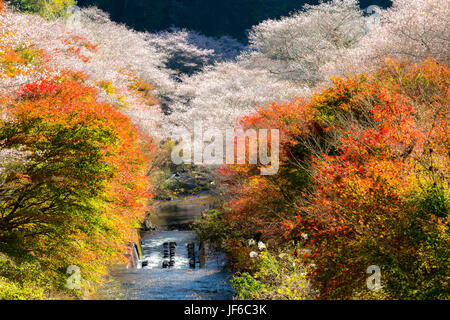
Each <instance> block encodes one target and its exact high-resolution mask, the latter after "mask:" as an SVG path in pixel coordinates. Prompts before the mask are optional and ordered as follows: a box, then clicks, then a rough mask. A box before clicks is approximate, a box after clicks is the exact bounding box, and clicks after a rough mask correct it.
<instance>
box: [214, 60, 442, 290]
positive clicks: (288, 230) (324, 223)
mask: <svg viewBox="0 0 450 320" xmlns="http://www.w3.org/2000/svg"><path fill="white" fill-rule="evenodd" d="M449 81H450V78H449V69H448V67H447V66H445V65H440V64H438V63H437V62H436V61H434V60H432V59H429V60H426V61H424V62H422V63H420V64H409V63H399V62H395V61H390V60H388V61H387V62H386V64H385V65H384V66H383V67H382V68H380V69H379V70H378V72H376V73H375V74H374V75H372V76H369V75H360V76H357V77H354V78H347V79H340V78H339V79H333V83H334V85H333V86H332V87H330V88H328V89H326V90H324V91H322V92H318V93H316V94H315V95H313V96H312V97H311V98H310V99H309V100H305V99H296V100H294V101H292V102H290V103H286V104H277V103H272V104H271V105H269V106H267V108H264V109H260V110H259V111H258V112H257V113H256V114H254V115H250V116H248V117H246V118H244V119H243V125H244V126H245V127H254V128H265V129H266V128H279V129H280V132H281V151H280V153H281V154H280V162H281V164H280V171H279V173H278V175H275V176H267V177H266V176H259V175H258V174H259V171H258V170H257V169H258V168H257V166H256V165H254V166H252V165H246V166H230V167H227V168H224V169H222V173H223V174H225V176H226V177H227V178H228V181H227V183H228V184H229V185H230V188H229V190H230V196H231V198H232V200H231V201H230V202H229V203H228V204H227V208H228V210H227V211H226V212H225V213H224V214H223V218H224V219H225V221H227V223H229V224H233V226H234V227H235V228H236V229H238V230H239V232H240V233H239V234H240V237H241V238H244V239H249V238H257V239H262V240H265V241H271V242H272V243H278V244H279V245H282V244H283V243H286V242H287V241H291V240H294V241H295V242H296V243H297V244H298V245H300V246H302V247H303V248H304V249H306V251H302V250H300V251H299V250H296V251H295V252H292V253H291V254H293V255H295V256H297V257H298V259H299V262H300V263H312V262H313V263H314V264H315V265H316V266H317V267H316V269H315V271H314V272H313V273H312V274H311V275H310V279H311V283H312V284H313V286H314V288H315V289H316V290H317V291H318V294H319V297H320V298H351V297H355V296H358V295H362V296H364V297H372V293H371V292H370V291H368V289H367V287H366V283H365V280H366V278H367V277H368V275H367V274H366V269H367V268H368V267H369V266H370V265H378V266H380V268H381V270H382V274H383V275H384V278H383V285H384V290H383V291H382V292H381V293H379V294H381V295H384V296H385V297H390V298H414V297H421V298H430V297H441V298H442V297H445V296H446V293H445V290H440V289H439V288H443V287H444V282H445V274H448V263H446V262H445V261H446V259H448V258H449V250H448V244H449V239H448V236H449V234H448V226H449V220H448V210H449V200H448V175H449V172H448V167H449V165H448V163H449V159H448V157H449V156H448V155H449V151H448V138H449V135H448V132H449V131H448V110H447V109H448V101H449V89H448V88H449V86H448V85H449ZM304 235H308V237H307V238H304ZM230 243H232V242H230ZM309 250H310V251H309ZM405 274H408V276H405Z"/></svg>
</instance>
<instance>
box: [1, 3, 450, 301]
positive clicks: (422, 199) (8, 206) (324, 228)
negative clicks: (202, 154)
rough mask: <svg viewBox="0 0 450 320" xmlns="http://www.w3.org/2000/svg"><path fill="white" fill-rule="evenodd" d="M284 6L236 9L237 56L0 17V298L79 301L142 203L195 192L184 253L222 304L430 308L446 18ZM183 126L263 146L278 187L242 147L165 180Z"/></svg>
mask: <svg viewBox="0 0 450 320" xmlns="http://www.w3.org/2000/svg"><path fill="white" fill-rule="evenodd" d="M98 2H99V5H100V4H101V3H100V2H101V1H98ZM138 2H139V1H137V2H135V3H134V4H137V3H138ZM288 2H289V1H286V6H284V5H280V6H279V7H271V6H270V1H264V3H265V4H266V5H267V6H265V7H264V10H266V11H261V12H257V11H253V10H250V9H251V4H252V3H253V1H249V2H248V3H246V4H245V5H246V6H249V12H251V14H250V13H249V17H248V20H246V21H244V22H245V23H247V24H250V25H253V26H252V27H251V29H250V30H249V32H248V37H247V38H245V36H242V33H241V31H242V28H243V26H236V27H237V28H238V29H239V30H237V29H236V30H234V31H224V30H231V29H229V27H230V25H229V24H228V25H227V24H226V23H220V24H219V23H218V26H217V29H215V30H210V31H208V32H206V33H208V34H207V35H204V34H201V33H200V32H199V31H192V30H188V29H180V28H177V27H171V28H168V29H167V27H170V26H166V24H167V22H168V21H163V20H164V17H165V16H164V15H163V14H162V13H161V14H160V16H158V17H154V18H155V19H156V18H158V19H159V20H158V21H155V22H154V27H155V28H156V29H157V31H156V30H151V31H152V32H147V31H136V30H133V29H131V28H130V27H129V26H126V25H124V24H119V23H117V22H114V21H113V20H111V18H110V16H109V15H108V13H106V12H104V11H101V10H100V9H98V8H96V7H83V8H79V7H77V6H75V5H76V2H75V1H73V0H30V1H25V0H23V1H22V0H13V1H2V0H0V115H1V116H0V299H8V300H14V299H66V298H73V299H83V298H86V297H88V296H89V295H91V294H93V293H94V292H96V291H97V290H98V288H99V287H101V286H102V284H103V283H104V282H105V279H106V277H107V275H108V274H109V273H110V272H111V268H112V266H114V265H117V264H127V263H130V261H129V257H130V256H131V255H132V254H133V251H132V250H134V249H133V248H134V244H137V243H140V241H141V239H139V230H140V228H141V227H142V224H143V221H145V219H148V218H149V217H151V216H154V215H155V212H154V204H155V203H156V202H158V201H170V200H176V199H184V198H186V197H187V198H189V197H191V196H196V195H199V194H203V193H205V192H206V193H209V194H213V195H214V198H215V199H216V203H215V204H214V206H213V207H211V208H209V209H207V210H204V212H203V213H202V215H201V216H202V218H201V219H198V220H197V221H196V223H195V224H194V225H193V229H194V231H195V233H196V237H197V238H196V241H199V242H202V243H207V245H208V247H209V248H210V249H211V250H215V251H217V252H223V253H225V254H226V257H227V261H228V263H227V270H229V272H231V273H232V277H231V280H230V283H231V285H232V286H233V288H234V295H235V297H234V298H236V299H268V300H271V299H282V300H306V299H387V300H390V299H419V300H420V299H423V300H425V299H433V300H434V299H441V300H446V299H449V290H448V288H449V285H448V280H449V278H448V276H449V274H450V270H449V267H450V263H449V259H450V251H449V185H448V183H449V171H448V168H449V154H450V153H449V150H448V146H449V143H448V138H449V135H448V133H449V130H448V102H449V81H450V78H449V68H448V61H449V51H448V44H449V37H448V30H450V26H449V20H448V19H447V15H448V12H449V9H450V3H449V1H448V0H417V1H413V2H411V1H407V0H394V1H393V4H392V6H389V7H387V8H378V9H376V10H375V9H373V8H372V9H373V10H372V11H370V12H368V11H367V10H362V8H363V9H364V8H365V7H364V6H365V5H366V4H365V3H364V4H362V3H361V4H360V3H359V2H358V1H356V0H333V1H325V2H321V3H319V4H317V3H314V4H310V5H305V6H304V7H301V8H300V7H298V8H296V9H298V10H297V11H293V12H291V13H290V14H288V13H286V12H285V11H286V10H288V8H289V10H291V9H290V7H289V6H290V3H288ZM167 3H169V4H171V5H174V3H175V2H173V1H170V2H167ZM177 3H178V2H177ZM198 3H200V2H199V1H197V2H195V4H198ZM83 4H84V3H83ZM178 5H179V6H180V8H181V7H183V8H185V6H186V4H183V5H181V4H180V3H178ZM133 8H134V7H133ZM195 8H196V7H195V5H193V6H192V8H190V9H192V10H194V9H195ZM270 8H272V9H273V10H272V11H271V10H270ZM160 9H161V10H162V11H155V12H165V11H164V10H163V8H162V7H161V8H160ZM255 10H256V9H255ZM269 13H270V14H269ZM126 14H128V15H132V14H133V13H132V10H131V9H130V11H129V12H126ZM269 17H280V18H274V19H268V18H269ZM113 18H114V15H113ZM169 18H170V19H172V20H173V19H175V18H174V17H167V19H168V20H170V19H169ZM172 20H170V21H172ZM175 20H176V19H175ZM182 22H183V23H182ZM189 23H190V22H189V21H180V25H178V26H181V27H185V26H190V24H189ZM130 25H133V24H132V23H130ZM134 25H135V26H136V27H138V26H137V24H134ZM205 25H208V24H205ZM250 25H249V27H250ZM158 26H163V27H158ZM205 28H206V27H205ZM227 28H228V29H227ZM140 29H141V30H142V29H143V28H140ZM199 29H200V28H198V29H197V30H199ZM219 29H220V30H219ZM227 32H228V33H227ZM239 34H240V35H239ZM195 121H202V122H203V126H204V130H205V131H207V130H218V131H221V132H222V131H224V130H227V129H230V128H234V129H236V130H237V129H238V128H242V129H245V130H251V129H253V130H255V131H257V132H258V131H259V130H265V129H276V130H278V131H279V138H280V139H279V168H278V171H277V173H276V174H274V175H261V169H264V168H266V167H267V165H266V166H265V165H262V164H260V163H257V164H252V163H251V162H250V159H251V158H252V157H253V156H255V154H256V153H257V152H258V150H257V149H251V148H250V141H249V143H245V144H244V149H245V147H248V148H247V149H248V150H247V151H246V152H245V153H244V154H245V159H244V160H246V161H245V163H244V164H226V165H200V164H198V163H196V164H192V163H182V164H175V163H174V161H173V152H174V150H176V149H177V148H179V146H180V143H181V141H180V140H177V139H174V138H173V136H172V134H173V133H174V132H176V131H177V130H179V129H180V128H184V129H186V130H187V131H193V130H194V129H195V128H194V126H195ZM256 139H257V141H259V140H261V139H262V138H261V137H259V138H256ZM258 139H259V140H258ZM211 142H212V141H211V140H209V141H203V143H205V144H206V143H211ZM233 147H234V140H233ZM268 148H269V149H271V150H276V149H275V145H273V143H272V142H271V143H269V145H268ZM183 152H186V150H183ZM156 238H158V235H155V239H156ZM158 239H159V238H158ZM183 239H184V238H183ZM147 240H148V242H149V243H153V242H152V241H153V240H152V239H150V238H149V239H147ZM188 240H189V241H194V240H192V239H191V238H189V239H188ZM158 241H159V240H158ZM183 241H184V240H183ZM186 241H187V240H186ZM158 246H159V242H158ZM183 252H184V251H183ZM158 261H159V260H158ZM183 261H184V260H183ZM158 263H159V262H158ZM74 268H78V269H76V270H78V271H79V274H80V275H81V278H80V279H79V280H80V281H78V282H76V283H75V286H74V283H73V282H70V281H71V280H70V278H69V276H70V273H68V270H75V269H74ZM143 271H145V270H143ZM373 272H375V274H374V275H375V277H372V275H373ZM142 274H143V278H142V279H144V278H145V277H146V275H144V273H142ZM378 275H379V276H380V277H379V278H376V276H378ZM194 278H195V277H194ZM378 280H379V281H378ZM168 281H169V282H170V281H171V280H170V279H168ZM226 288H227V289H226V290H228V289H229V288H228V287H226ZM224 290H225V289H224ZM227 294H228V291H227Z"/></svg>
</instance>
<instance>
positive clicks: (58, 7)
mask: <svg viewBox="0 0 450 320" xmlns="http://www.w3.org/2000/svg"><path fill="white" fill-rule="evenodd" d="M9 2H11V4H13V5H14V6H16V7H17V8H18V9H19V10H20V11H23V12H27V13H37V14H39V15H41V16H43V17H45V18H49V19H50V18H58V17H64V16H66V15H68V14H69V12H68V8H70V7H71V6H73V5H75V4H76V3H77V2H76V0H10V1H9Z"/></svg>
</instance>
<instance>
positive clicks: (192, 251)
mask: <svg viewBox="0 0 450 320" xmlns="http://www.w3.org/2000/svg"><path fill="white" fill-rule="evenodd" d="M210 207H211V199H209V198H207V197H200V198H197V199H193V198H190V199H187V200H175V201H170V202H166V203H161V204H159V205H158V207H157V209H156V210H155V211H156V212H155V215H154V217H153V218H152V223H153V224H154V225H158V226H160V227H162V229H168V228H169V227H170V226H171V225H180V224H188V223H192V222H193V220H194V217H200V216H201V213H202V212H203V211H204V210H207V209H209V208H210ZM170 243H172V244H171V245H170V247H169V244H170ZM192 244H194V245H192ZM141 246H142V260H141V261H140V262H139V263H138V267H137V268H124V267H122V268H115V269H114V270H112V272H111V274H110V275H111V277H110V279H109V280H108V281H107V282H106V283H105V285H103V286H102V288H100V289H99V290H98V292H97V293H96V294H95V295H94V296H93V297H92V299H108V300H110V299H113V300H114V299H120V300H230V299H232V298H233V289H232V287H231V285H230V283H229V277H230V274H229V273H228V272H227V271H225V270H224V267H225V264H226V260H225V257H224V255H223V254H213V253H211V252H208V250H207V249H206V250H205V259H204V263H202V267H201V268H200V261H199V260H200V259H199V257H200V256H201V255H199V251H201V250H200V247H199V243H197V242H196V241H195V233H194V232H192V231H166V230H165V231H153V232H149V233H146V234H144V235H143V236H142V241H141ZM189 247H190V248H189ZM169 248H170V249H169ZM193 257H194V258H193ZM164 261H166V264H167V263H168V262H170V261H172V265H171V266H170V267H166V268H163V264H164ZM194 266H195V267H194Z"/></svg>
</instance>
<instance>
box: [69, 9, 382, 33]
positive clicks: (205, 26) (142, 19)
mask: <svg viewBox="0 0 450 320" xmlns="http://www.w3.org/2000/svg"><path fill="white" fill-rule="evenodd" d="M318 2H319V1H318V0H309V1H304V0H303V1H302V0H226V1H217V0H115V1H111V0H79V1H78V4H79V5H80V6H88V5H96V6H98V7H99V8H100V9H102V10H104V11H107V12H109V13H110V14H111V18H112V19H113V20H115V21H117V22H123V23H126V24H127V25H129V26H130V27H132V28H134V29H137V30H147V31H150V32H153V31H159V30H164V29H167V28H169V27H171V26H176V27H179V28H187V29H190V30H197V31H199V32H201V33H203V34H205V35H208V36H221V35H231V36H233V37H235V38H238V39H241V40H242V39H245V37H246V30H247V29H249V28H251V26H253V25H255V24H258V23H259V22H261V21H263V20H265V19H268V18H275V17H280V16H285V15H288V14H289V12H291V11H293V10H296V9H300V8H301V7H302V6H303V5H304V4H305V3H309V4H317V3H318ZM360 3H361V7H362V8H366V7H368V6H370V5H379V6H383V7H387V6H389V5H390V3H391V1H390V0H361V1H360Z"/></svg>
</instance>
